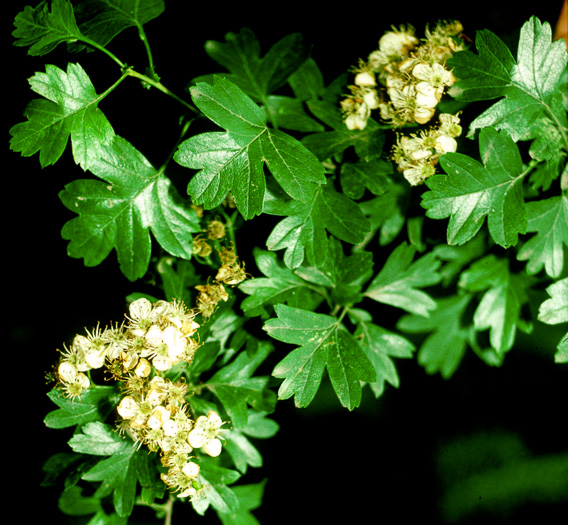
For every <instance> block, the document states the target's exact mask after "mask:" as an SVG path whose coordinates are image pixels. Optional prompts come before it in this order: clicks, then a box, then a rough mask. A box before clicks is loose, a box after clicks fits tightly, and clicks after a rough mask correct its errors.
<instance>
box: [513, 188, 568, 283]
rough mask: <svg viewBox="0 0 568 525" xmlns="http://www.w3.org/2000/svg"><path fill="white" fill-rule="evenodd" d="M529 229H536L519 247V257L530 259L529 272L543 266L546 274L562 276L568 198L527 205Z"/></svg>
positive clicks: (567, 228)
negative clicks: (532, 235) (534, 233)
mask: <svg viewBox="0 0 568 525" xmlns="http://www.w3.org/2000/svg"><path fill="white" fill-rule="evenodd" d="M527 215H528V226H527V232H536V235H535V236H534V237H532V238H531V239H529V240H528V241H527V242H526V243H525V244H524V245H523V246H522V247H521V249H520V250H519V252H518V254H517V259H518V260H519V261H528V262H527V273H528V274H529V275H534V274H536V273H538V272H540V270H541V269H542V268H543V267H544V269H545V271H546V273H547V275H549V276H550V277H553V278H558V277H560V275H561V273H562V270H563V268H564V246H568V198H567V197H566V196H564V195H562V196H556V197H551V198H549V199H543V200H541V201H534V202H529V203H528V204H527Z"/></svg>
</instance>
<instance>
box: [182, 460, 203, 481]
mask: <svg viewBox="0 0 568 525" xmlns="http://www.w3.org/2000/svg"><path fill="white" fill-rule="evenodd" d="M181 471H182V472H183V473H184V474H185V475H186V476H187V477H188V478H196V477H197V476H199V465H198V464H197V463H194V462H193V461H189V462H188V463H186V464H185V465H184V466H183V468H182V469H181Z"/></svg>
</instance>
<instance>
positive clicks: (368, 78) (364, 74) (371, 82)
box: [355, 71, 377, 87]
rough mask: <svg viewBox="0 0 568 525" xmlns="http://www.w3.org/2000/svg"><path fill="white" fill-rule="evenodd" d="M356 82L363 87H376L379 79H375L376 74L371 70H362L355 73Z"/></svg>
mask: <svg viewBox="0 0 568 525" xmlns="http://www.w3.org/2000/svg"><path fill="white" fill-rule="evenodd" d="M355 84H356V85H357V86H361V87H375V86H376V85H377V81H376V80H375V75H373V73H370V72H369V71H361V72H360V73H357V75H355Z"/></svg>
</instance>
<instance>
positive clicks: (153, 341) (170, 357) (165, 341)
mask: <svg viewBox="0 0 568 525" xmlns="http://www.w3.org/2000/svg"><path fill="white" fill-rule="evenodd" d="M146 341H147V342H148V343H149V345H150V347H151V349H150V350H149V351H148V355H150V356H152V364H153V365H154V367H155V368H156V369H157V370H160V371H162V372H163V371H165V370H169V369H170V368H171V367H172V365H174V364H175V363H176V362H178V361H179V357H180V355H181V354H183V352H184V351H185V350H186V347H187V342H186V340H185V338H184V337H183V335H182V334H181V332H180V331H179V330H178V328H176V327H175V326H168V327H166V328H165V329H164V330H162V329H161V328H160V327H159V326H158V325H152V326H151V327H150V329H149V330H148V333H147V334H146Z"/></svg>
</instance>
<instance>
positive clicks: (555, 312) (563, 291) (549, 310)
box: [538, 277, 568, 324]
mask: <svg viewBox="0 0 568 525" xmlns="http://www.w3.org/2000/svg"><path fill="white" fill-rule="evenodd" d="M546 291H547V293H548V295H549V296H550V298H549V299H547V300H546V301H544V302H543V303H542V304H541V305H540V308H539V310H538V320H539V321H541V322H543V323H546V324H559V323H567V322H568V277H567V278H565V279H561V280H559V281H556V282H555V283H553V284H551V285H550V286H549V287H548V288H547V289H546Z"/></svg>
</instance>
